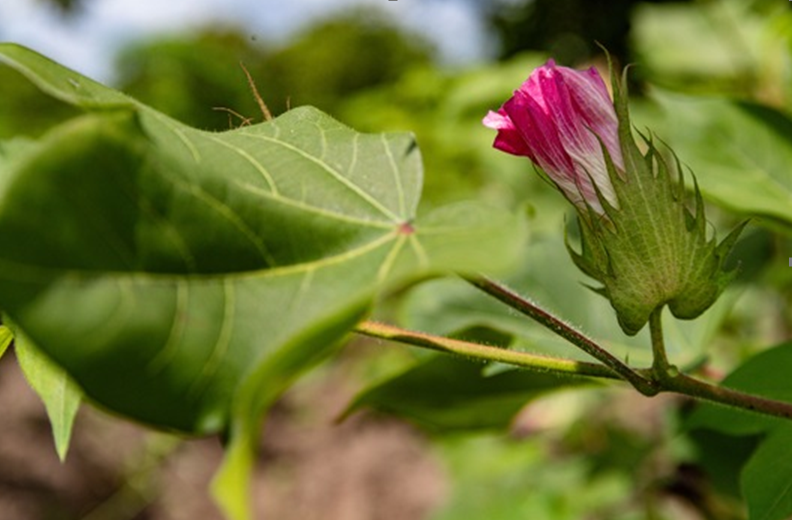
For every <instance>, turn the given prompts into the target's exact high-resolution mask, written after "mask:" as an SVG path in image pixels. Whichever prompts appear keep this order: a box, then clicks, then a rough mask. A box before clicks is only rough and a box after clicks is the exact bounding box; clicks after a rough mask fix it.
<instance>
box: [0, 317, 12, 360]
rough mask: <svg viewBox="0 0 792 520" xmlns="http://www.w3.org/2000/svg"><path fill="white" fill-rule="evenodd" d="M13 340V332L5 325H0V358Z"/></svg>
mask: <svg viewBox="0 0 792 520" xmlns="http://www.w3.org/2000/svg"><path fill="white" fill-rule="evenodd" d="M13 340H14V334H13V333H12V332H11V329H9V328H8V327H6V326H5V325H0V358H1V357H3V354H5V351H6V350H8V346H9V345H10V344H11V342H12V341H13Z"/></svg>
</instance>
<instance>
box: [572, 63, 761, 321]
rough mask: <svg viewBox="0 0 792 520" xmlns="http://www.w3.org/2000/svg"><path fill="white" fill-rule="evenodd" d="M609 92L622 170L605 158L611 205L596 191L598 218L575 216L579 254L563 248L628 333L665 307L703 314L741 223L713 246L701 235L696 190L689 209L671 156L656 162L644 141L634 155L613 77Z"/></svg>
mask: <svg viewBox="0 0 792 520" xmlns="http://www.w3.org/2000/svg"><path fill="white" fill-rule="evenodd" d="M622 83H623V82H622ZM613 91H614V99H615V100H614V105H615V108H616V113H617V116H618V119H619V140H620V146H621V151H622V156H623V159H624V170H625V171H624V172H621V171H617V169H616V168H615V167H614V165H613V163H612V161H610V159H609V158H607V162H608V173H609V175H610V178H611V182H612V184H613V187H614V191H615V192H616V198H617V199H618V204H619V207H618V209H616V208H614V207H613V206H612V205H610V204H609V203H608V202H607V200H605V198H604V197H602V195H601V194H599V200H600V202H601V204H602V206H603V208H604V211H605V215H601V214H599V213H597V212H595V211H594V210H593V209H592V208H590V207H589V208H588V209H587V210H581V211H579V212H578V214H579V216H580V218H579V222H580V229H581V235H582V237H581V245H582V249H581V252H580V253H576V252H575V251H573V250H572V248H571V247H568V249H569V251H570V254H571V255H572V258H573V260H574V261H575V263H576V264H577V266H578V267H579V268H580V269H581V270H583V272H585V273H586V274H587V275H589V276H591V277H592V278H594V279H595V280H597V281H599V282H600V283H602V287H601V288H598V289H595V290H596V291H598V292H600V293H601V294H603V295H604V296H605V297H607V298H608V299H609V300H610V302H611V305H612V306H613V308H614V309H615V310H616V314H617V316H618V319H619V324H620V325H621V327H622V329H623V330H624V332H625V333H627V334H629V335H633V334H636V333H637V332H638V331H639V330H641V328H642V327H643V326H644V325H645V324H646V323H647V321H648V320H649V315H650V314H651V313H652V311H654V310H655V309H658V308H660V307H662V306H663V305H665V304H668V307H669V309H670V310H671V312H672V313H673V314H674V316H676V317H677V318H682V319H692V318H695V317H697V316H699V315H700V314H701V313H702V312H704V311H705V310H707V308H709V307H710V305H712V304H713V303H714V302H715V300H716V299H717V298H718V295H719V294H720V293H721V291H723V289H724V287H725V286H726V284H727V283H728V282H729V280H730V279H731V278H732V277H733V275H734V270H732V271H727V270H726V269H725V268H724V260H725V258H726V256H727V255H728V253H729V251H730V250H731V247H732V245H733V244H734V242H735V241H736V240H737V237H738V235H739V233H740V231H741V230H742V228H743V227H744V225H745V223H743V224H741V225H739V226H737V228H735V229H734V230H733V231H732V232H731V233H729V235H728V236H727V237H726V238H725V239H724V240H723V241H722V242H720V243H717V241H716V239H715V238H714V237H711V238H708V237H707V220H706V218H705V216H704V203H703V200H702V198H701V194H700V193H699V189H698V186H697V185H696V186H695V188H694V194H695V203H694V209H693V211H691V210H690V209H689V208H688V206H687V204H686V196H685V185H684V175H683V172H682V169H681V167H680V164H679V161H678V160H677V158H676V156H674V155H673V152H671V158H670V159H667V158H665V157H663V155H662V154H661V152H660V150H658V148H657V146H656V145H655V143H654V142H653V141H652V140H651V139H650V138H646V137H643V141H644V143H645V145H646V147H647V151H646V153H643V154H642V153H641V152H640V150H639V149H638V146H637V145H636V144H635V142H634V140H633V137H632V132H631V128H630V118H629V113H628V108H627V96H626V93H625V92H622V87H621V83H620V82H619V81H618V79H616V78H614V80H613ZM603 150H604V152H605V154H606V156H607V150H606V149H605V147H603ZM694 184H695V179H694Z"/></svg>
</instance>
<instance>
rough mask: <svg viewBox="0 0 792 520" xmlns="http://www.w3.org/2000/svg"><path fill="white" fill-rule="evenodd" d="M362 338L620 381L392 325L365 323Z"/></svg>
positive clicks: (556, 361)
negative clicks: (363, 336)
mask: <svg viewBox="0 0 792 520" xmlns="http://www.w3.org/2000/svg"><path fill="white" fill-rule="evenodd" d="M355 331H356V332H358V333H359V334H363V335H365V336H369V337H373V338H379V339H386V340H391V341H397V342H399V343H406V344H408V345H414V346H417V347H423V348H428V349H431V350H436V351H439V352H446V353H451V354H457V355H460V356H464V357H467V358H472V359H476V360H486V361H496V362H499V363H507V364H510V365H515V366H518V367H521V368H527V369H530V370H535V371H538V372H552V373H554V374H558V375H571V376H584V377H599V378H606V379H621V378H620V377H619V375H618V374H616V373H615V372H614V371H613V370H611V369H610V368H608V367H606V366H603V365H599V364H595V363H586V362H584V361H573V360H570V359H560V358H554V357H550V356H540V355H537V354H528V353H526V352H519V351H516V350H508V349H504V348H498V347H490V346H486V345H479V344H477V343H470V342H467V341H461V340H457V339H450V338H445V337H442V336H434V335H432V334H426V333H423V332H415V331H412V330H406V329H402V328H399V327H394V326H393V325H386V324H384V323H377V322H372V321H364V322H363V323H360V324H359V325H358V326H357V328H356V329H355Z"/></svg>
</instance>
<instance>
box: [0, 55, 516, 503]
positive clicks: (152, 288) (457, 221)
mask: <svg viewBox="0 0 792 520" xmlns="http://www.w3.org/2000/svg"><path fill="white" fill-rule="evenodd" d="M0 60H2V61H5V62H7V63H9V64H10V65H11V66H12V67H14V68H16V69H17V70H19V71H20V72H22V73H23V74H25V75H26V76H27V77H29V78H30V79H31V81H33V82H34V83H35V84H36V85H38V86H39V87H41V88H42V89H43V90H45V91H46V92H48V93H50V94H52V95H53V96H55V97H58V98H59V99H62V100H64V101H66V102H69V103H72V104H75V105H77V106H81V107H84V108H87V109H90V110H91V111H92V112H91V113H89V114H88V115H86V116H83V117H80V118H77V119H75V120H73V121H71V122H68V123H65V124H63V125H61V126H59V127H57V128H55V129H54V130H53V131H51V132H50V133H49V134H47V135H46V136H45V137H44V138H43V139H42V141H41V142H40V143H39V144H38V145H37V146H36V147H35V149H33V150H31V151H29V152H28V153H26V154H24V157H22V159H21V160H15V161H12V162H11V163H10V164H5V165H3V164H2V163H0V168H3V169H4V170H5V171H3V172H2V174H0V178H5V179H6V181H5V182H4V187H3V190H1V191H0V236H3V237H4V238H7V242H6V243H5V244H4V248H3V250H2V251H0V308H2V309H3V310H4V311H5V312H7V313H8V315H9V316H11V317H12V318H13V319H14V320H15V322H16V323H17V324H18V325H19V326H20V328H21V329H22V330H24V331H25V332H26V333H27V334H28V335H29V336H30V337H31V338H32V340H33V341H34V342H35V343H36V345H37V346H38V347H40V348H41V349H42V350H43V351H44V352H45V353H46V354H47V355H48V356H50V357H51V358H52V359H53V360H54V361H55V362H56V363H58V364H59V365H61V366H62V367H63V368H65V369H66V371H67V372H68V373H69V374H70V375H72V376H73V377H74V378H75V379H76V380H77V382H78V383H79V384H80V386H81V387H82V388H83V389H84V391H85V392H86V394H87V395H89V396H90V397H91V398H92V399H94V400H95V401H97V402H99V403H101V404H102V405H104V406H105V407H108V408H110V409H112V410H114V411H116V412H118V413H122V414H124V415H126V416H128V417H131V418H134V419H137V420H139V421H143V422H145V423H149V424H153V425H157V426H160V427H165V428H168V429H172V430H178V431H183V432H187V433H196V434H208V433H213V432H221V431H225V432H227V434H228V436H229V438H230V440H231V448H230V453H231V455H232V457H231V458H230V459H229V461H228V465H227V466H226V468H231V469H226V470H223V471H222V472H221V474H220V477H219V480H218V482H219V484H218V485H217V487H216V488H215V489H216V490H219V491H218V493H220V494H221V495H223V497H224V498H223V499H222V502H223V504H224V506H225V507H226V510H227V511H228V512H229V514H232V515H233V518H246V517H247V515H248V510H247V508H246V507H245V506H244V505H243V504H242V502H241V501H242V498H240V496H241V493H243V492H244V488H245V486H244V485H241V484H240V483H244V482H247V475H242V476H241V477H240V475H241V473H240V472H244V471H249V469H250V464H249V463H248V462H249V461H250V458H251V457H252V456H251V452H252V450H253V448H252V447H253V446H255V439H256V438H257V435H258V430H259V421H260V417H261V416H262V415H263V413H264V411H265V410H266V408H267V407H268V406H269V405H270V404H271V403H272V401H273V400H274V399H275V398H276V397H277V396H278V395H279V394H280V392H282V391H283V390H284V389H285V388H286V387H287V386H288V385H289V384H290V383H291V381H292V380H293V379H294V378H295V377H296V376H298V375H299V374H300V373H301V372H303V371H304V370H306V369H307V368H309V367H311V366H313V365H315V364H316V363H318V362H320V361H322V360H323V359H324V358H326V356H328V355H329V354H330V353H332V352H333V348H334V345H337V344H338V343H339V341H340V340H342V339H343V338H344V337H345V335H346V334H347V333H348V332H349V330H350V329H351V328H352V327H353V326H354V324H355V323H357V322H358V321H359V320H360V319H362V317H363V316H364V315H365V313H366V312H367V310H368V308H369V306H370V304H371V302H372V300H373V298H374V297H375V295H376V294H377V292H378V291H380V290H382V289H385V288H387V287H392V286H393V285H394V284H397V283H402V282H404V281H406V280H409V279H414V278H416V277H423V276H427V275H431V274H435V273H440V272H446V271H468V272H473V271H478V270H489V269H499V268H503V267H504V266H506V265H508V264H509V263H510V262H511V261H512V260H513V259H514V258H515V257H516V256H517V254H518V252H519V250H520V248H521V239H520V236H521V235H522V234H523V230H522V222H521V220H520V219H516V218H515V217H513V216H511V215H509V214H507V213H505V212H502V211H500V210H495V209H490V208H484V207H481V206H479V205H475V204H463V205H458V206H454V207H450V208H444V209H441V210H438V211H436V212H434V213H432V214H429V215H426V216H425V217H422V218H420V219H419V218H417V217H416V214H415V212H416V207H417V205H418V200H419V195H420V190H421V181H422V167H421V160H420V156H419V153H418V149H417V147H416V144H415V141H414V139H413V137H412V136H411V135H409V134H377V135H366V134H360V133H357V132H354V131H353V130H351V129H349V128H347V127H345V126H343V125H341V124H340V123H338V122H336V121H334V120H333V119H331V118H330V117H328V116H326V115H325V114H322V113H321V112H319V111H317V110H315V109H312V108H299V109H295V110H292V111H290V112H288V113H286V114H284V115H283V116H281V117H279V118H277V119H275V120H273V121H271V122H268V123H264V124H260V125H255V126H249V127H244V128H240V129H237V130H233V131H228V132H223V133H209V132H202V131H199V130H195V129H193V128H190V127H187V126H185V125H182V124H180V123H178V122H177V121H174V120H172V119H170V118H168V117H166V116H164V115H163V114H161V113H159V112H156V111H155V110H153V109H151V108H149V107H146V106H144V105H141V104H139V103H137V102H136V101H134V100H132V99H131V98H128V97H126V96H124V95H123V94H121V93H118V92H116V91H113V90H112V89H109V88H107V87H103V86H101V85H99V84H98V83H95V82H93V81H91V80H88V79H87V78H84V77H82V76H80V75H78V74H76V73H74V72H72V71H69V70H67V69H64V68H63V67H61V66H60V65H57V64H56V63H54V62H51V61H50V60H47V59H46V58H44V57H42V56H40V55H38V54H35V53H34V52H32V51H29V50H27V49H24V48H22V47H19V46H15V45H9V44H2V45H0ZM30 237H35V240H31V239H30ZM239 461H242V462H241V463H240V462H239ZM246 461H247V462H246ZM234 468H236V469H234ZM228 472H231V473H233V474H234V475H235V476H236V477H237V480H236V482H234V485H235V486H236V488H235V489H232V487H231V486H227V485H226V486H223V485H222V483H223V482H230V480H229V479H228V478H227V477H228V475H229V474H230V473H228ZM234 472H236V473H234ZM234 493H236V494H234Z"/></svg>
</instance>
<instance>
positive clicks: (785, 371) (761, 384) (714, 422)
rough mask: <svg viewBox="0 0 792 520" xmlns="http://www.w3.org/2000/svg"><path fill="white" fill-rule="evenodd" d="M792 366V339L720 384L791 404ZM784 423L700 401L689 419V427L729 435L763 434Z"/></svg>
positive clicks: (759, 356) (741, 368)
mask: <svg viewBox="0 0 792 520" xmlns="http://www.w3.org/2000/svg"><path fill="white" fill-rule="evenodd" d="M791 366H792V342H788V343H784V344H782V345H779V346H777V347H775V348H772V349H769V350H766V351H764V352H761V353H759V354H757V355H756V356H754V357H752V358H750V359H748V361H746V362H745V363H743V364H742V365H740V366H739V367H738V368H737V369H736V370H734V371H733V372H732V373H731V374H729V375H728V376H727V377H726V378H725V379H724V380H723V381H722V382H721V385H722V386H724V387H727V388H733V389H735V390H741V391H743V392H748V393H752V394H756V395H760V396H763V397H769V398H771V399H778V400H781V401H787V402H790V403H792V380H790V378H789V367H791ZM781 424H784V421H783V420H782V419H776V418H771V417H766V416H761V415H757V414H754V413H751V412H748V411H742V410H737V409H733V408H725V407H721V406H716V405H712V404H707V403H704V404H700V405H699V406H698V407H697V408H696V410H695V411H694V412H693V413H692V414H691V415H690V416H689V417H688V419H687V421H686V425H687V427H688V428H708V429H711V430H715V431H720V432H723V433H728V434H730V435H754V434H759V433H764V432H766V431H768V430H771V429H773V428H775V427H777V426H778V425H781Z"/></svg>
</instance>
